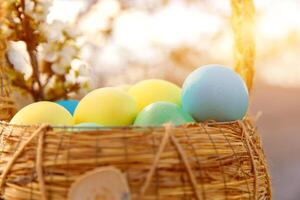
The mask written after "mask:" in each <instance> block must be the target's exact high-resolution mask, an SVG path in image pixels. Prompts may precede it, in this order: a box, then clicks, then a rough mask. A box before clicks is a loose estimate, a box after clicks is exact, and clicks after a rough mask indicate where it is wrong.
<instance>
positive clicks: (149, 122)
mask: <svg viewBox="0 0 300 200" xmlns="http://www.w3.org/2000/svg"><path fill="white" fill-rule="evenodd" d="M188 122H194V119H193V118H192V117H191V116H190V115H189V114H188V113H186V112H185V111H183V110H182V108H180V107H179V106H178V105H176V104H174V103H170V102H155V103H153V104H150V105H148V106H147V107H145V108H144V109H143V110H142V111H141V112H140V113H139V114H138V116H137V118H136V120H135V122H134V125H135V126H161V125H163V124H165V123H172V124H174V125H182V124H185V123H188Z"/></svg>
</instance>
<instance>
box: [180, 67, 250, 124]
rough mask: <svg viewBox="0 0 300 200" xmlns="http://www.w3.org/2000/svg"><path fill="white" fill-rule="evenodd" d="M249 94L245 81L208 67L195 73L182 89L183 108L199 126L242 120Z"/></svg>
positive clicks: (221, 68)
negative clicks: (214, 122) (209, 122)
mask: <svg viewBox="0 0 300 200" xmlns="http://www.w3.org/2000/svg"><path fill="white" fill-rule="evenodd" d="M248 104H249V94H248V90H247V86H246V84H245V82H244V81H243V79H242V78H241V77H240V76H239V75H238V74H237V73H236V72H235V71H233V70H232V69H230V68H228V67H224V66H222V65H216V64H212V65H205V66H203V67H200V68H198V69H196V70H195V71H193V72H192V73H191V74H190V75H189V76H188V77H187V79H186V80H185V82H184V84H183V89H182V106H183V109H184V110H186V111H187V112H188V113H189V114H190V115H191V116H192V117H193V118H194V119H196V120H197V121H198V122H203V121H207V120H215V121H217V122H226V121H234V120H238V119H242V118H243V117H244V116H245V115H246V113H247V110H248Z"/></svg>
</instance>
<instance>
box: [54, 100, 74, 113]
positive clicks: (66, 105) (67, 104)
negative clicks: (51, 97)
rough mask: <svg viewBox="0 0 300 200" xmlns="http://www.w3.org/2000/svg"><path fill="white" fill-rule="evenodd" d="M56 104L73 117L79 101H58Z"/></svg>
mask: <svg viewBox="0 0 300 200" xmlns="http://www.w3.org/2000/svg"><path fill="white" fill-rule="evenodd" d="M56 103H57V104H59V105H61V106H63V107H64V108H65V109H67V110H68V111H69V112H70V113H71V115H73V114H74V111H75V109H76V107H77V105H78V103H79V101H77V100H60V101H56Z"/></svg>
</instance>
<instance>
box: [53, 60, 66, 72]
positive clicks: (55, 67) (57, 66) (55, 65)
mask: <svg viewBox="0 0 300 200" xmlns="http://www.w3.org/2000/svg"><path fill="white" fill-rule="evenodd" d="M51 69H52V70H53V72H54V73H55V74H58V75H64V74H65V73H66V68H65V67H63V66H62V65H60V64H59V63H53V64H52V65H51Z"/></svg>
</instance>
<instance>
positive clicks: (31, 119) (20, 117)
mask: <svg viewBox="0 0 300 200" xmlns="http://www.w3.org/2000/svg"><path fill="white" fill-rule="evenodd" d="M10 123H11V124H21V125H35V124H49V125H53V126H58V125H66V126H72V125H73V124H74V121H73V117H72V115H71V114H70V113H69V112H68V111H67V110H66V109H65V108H64V107H62V106H60V105H58V104H57V103H53V102H49V101H41V102H36V103H32V104H30V105H28V106H26V107H24V108H23V109H21V110H20V111H19V112H18V113H17V114H16V115H15V116H14V117H13V118H12V120H11V121H10Z"/></svg>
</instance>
